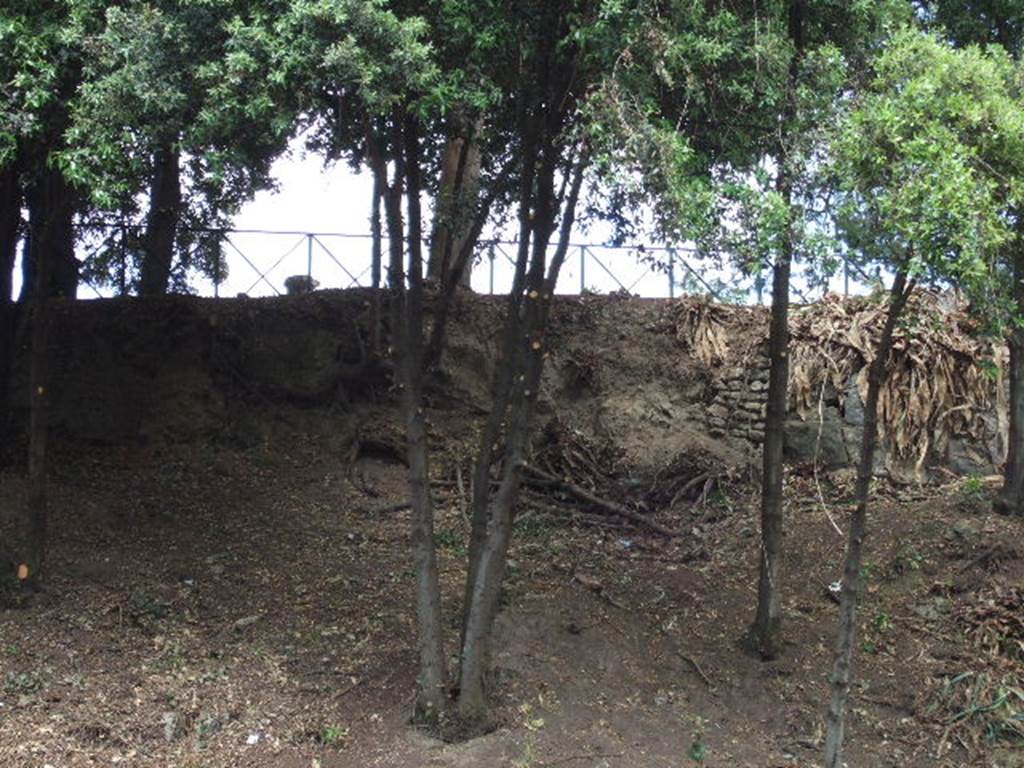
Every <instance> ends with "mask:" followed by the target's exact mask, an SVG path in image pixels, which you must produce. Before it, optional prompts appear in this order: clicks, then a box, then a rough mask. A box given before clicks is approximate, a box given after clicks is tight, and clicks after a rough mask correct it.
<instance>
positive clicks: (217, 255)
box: [213, 234, 228, 299]
mask: <svg viewBox="0 0 1024 768" xmlns="http://www.w3.org/2000/svg"><path fill="white" fill-rule="evenodd" d="M227 238H228V236H227V234H225V235H224V239H225V240H227ZM221 252H222V251H221V244H220V240H219V239H218V241H217V250H216V251H214V252H213V298H215V299H219V298H220V260H221Z"/></svg>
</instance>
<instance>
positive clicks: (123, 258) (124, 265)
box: [117, 224, 128, 296]
mask: <svg viewBox="0 0 1024 768" xmlns="http://www.w3.org/2000/svg"><path fill="white" fill-rule="evenodd" d="M119 262H120V263H119V264H118V266H117V290H118V292H119V293H120V295H121V296H124V295H125V294H126V293H127V292H128V274H127V272H128V228H127V227H125V225H124V224H122V225H121V253H120V259H119Z"/></svg>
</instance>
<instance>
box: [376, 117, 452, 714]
mask: <svg viewBox="0 0 1024 768" xmlns="http://www.w3.org/2000/svg"><path fill="white" fill-rule="evenodd" d="M392 119H393V121H394V125H393V131H392V142H391V143H392V148H393V149H394V152H395V160H394V180H393V182H392V183H391V184H390V185H388V184H387V165H386V162H385V160H384V157H383V155H382V153H381V152H380V151H379V145H377V144H376V142H374V143H373V150H372V156H371V165H372V167H373V172H374V175H375V186H377V187H378V188H379V189H380V190H382V191H383V201H384V210H385V218H386V221H387V228H388V249H389V254H390V258H389V266H388V277H389V282H390V286H391V299H390V309H391V325H392V331H391V334H392V346H393V351H394V354H393V359H394V361H395V375H396V378H397V383H398V385H399V387H400V388H401V390H402V393H401V398H400V402H401V409H402V420H403V422H404V424H405V430H406V456H407V459H408V462H409V491H410V496H411V506H412V544H413V566H414V569H415V573H416V598H415V602H416V627H417V638H416V645H417V652H418V656H419V675H418V676H417V685H416V704H415V712H414V718H415V720H416V721H417V722H420V723H423V724H427V725H431V726H437V725H439V724H440V723H441V722H442V721H443V719H444V717H445V715H446V712H447V706H448V674H447V668H446V667H447V665H446V663H445V656H444V642H443V640H444V636H443V624H442V612H441V589H440V578H439V575H438V569H437V551H436V546H435V543H434V512H433V502H432V498H431V493H430V469H429V455H428V447H427V431H426V422H425V420H424V416H423V397H422V394H423V368H422V355H423V263H422V262H423V256H422V250H421V230H420V226H421V213H420V208H419V193H420V178H419V163H420V160H419V147H418V137H417V135H416V132H415V127H414V126H413V125H412V124H411V122H410V123H406V124H405V125H404V130H403V124H402V123H401V122H399V121H400V120H401V118H400V117H399V116H397V115H396V116H395V117H393V118H392ZM403 155H405V157H403ZM405 181H408V190H407V194H406V195H405V197H406V205H407V208H408V212H409V228H408V242H409V272H408V276H407V275H406V274H405V271H404V269H403V266H404V253H403V249H404V245H405V238H404V237H403V232H404V226H403V222H402V197H403V183H404V182H405ZM407 277H408V282H409V286H408V289H407V288H406V278H407Z"/></svg>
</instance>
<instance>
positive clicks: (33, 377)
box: [14, 185, 63, 586]
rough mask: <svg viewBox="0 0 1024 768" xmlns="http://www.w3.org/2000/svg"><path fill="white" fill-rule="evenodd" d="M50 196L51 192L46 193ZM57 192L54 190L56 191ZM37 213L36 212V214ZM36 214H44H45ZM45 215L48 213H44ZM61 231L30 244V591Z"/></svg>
mask: <svg viewBox="0 0 1024 768" xmlns="http://www.w3.org/2000/svg"><path fill="white" fill-rule="evenodd" d="M51 191H53V190H51ZM56 191H58V192H59V185H58V189H57V190H56ZM37 210H40V209H38V208H37ZM41 210H47V209H45V208H43V209H41ZM49 210H52V208H51V209H49ZM51 223H53V224H54V225H55V226H56V227H58V228H59V227H61V226H62V224H63V222H61V221H59V220H58V221H57V222H55V223H54V222H47V221H45V220H44V221H42V222H38V221H37V222H33V226H32V231H33V232H34V233H38V234H37V235H36V236H34V237H33V238H32V240H31V247H30V251H31V253H32V261H33V264H34V265H35V269H34V277H35V280H36V284H35V287H34V290H33V291H32V299H31V302H30V307H31V324H32V325H31V328H32V331H31V334H32V335H31V346H30V349H29V435H28V438H29V447H28V481H29V490H28V503H27V506H26V508H25V510H24V512H23V514H22V515H20V516H19V519H18V525H17V529H18V530H17V534H16V539H17V541H16V549H15V552H14V560H15V563H16V564H17V566H18V570H17V577H18V578H19V579H20V580H21V581H23V582H26V583H28V584H29V585H31V586H38V584H39V582H40V577H41V574H42V570H43V566H44V563H45V560H46V547H47V522H48V498H47V482H46V476H47V453H46V447H47V433H48V428H49V400H50V391H49V376H48V368H49V366H48V362H49V354H48V345H49V308H48V307H49V301H50V291H49V290H48V289H47V287H48V286H50V285H52V281H53V275H52V270H53V262H54V260H55V256H57V255H59V250H57V247H58V246H59V245H60V242H59V240H60V235H61V233H60V232H59V231H58V233H57V237H56V238H51V237H50V236H49V234H50V233H49V232H48V229H49V225H50V224H51Z"/></svg>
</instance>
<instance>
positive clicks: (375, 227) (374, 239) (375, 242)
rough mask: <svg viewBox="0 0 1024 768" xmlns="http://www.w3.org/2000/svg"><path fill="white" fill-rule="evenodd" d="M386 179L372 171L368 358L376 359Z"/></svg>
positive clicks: (377, 354) (379, 336) (379, 339)
mask: <svg viewBox="0 0 1024 768" xmlns="http://www.w3.org/2000/svg"><path fill="white" fill-rule="evenodd" d="M386 181H387V180H386V179H382V178H380V175H379V174H378V173H377V172H376V171H374V174H373V204H372V206H371V211H370V240H371V251H370V287H371V290H372V292H373V293H372V295H371V296H370V358H371V359H372V360H378V359H379V358H380V353H381V297H380V283H381V273H382V265H383V263H384V236H383V232H382V231H381V221H380V215H381V210H380V209H381V202H382V201H383V199H384V191H385V189H384V187H385V184H386Z"/></svg>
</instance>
